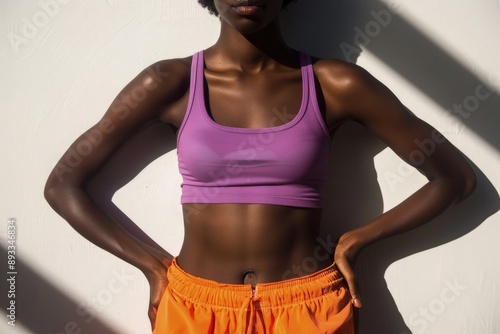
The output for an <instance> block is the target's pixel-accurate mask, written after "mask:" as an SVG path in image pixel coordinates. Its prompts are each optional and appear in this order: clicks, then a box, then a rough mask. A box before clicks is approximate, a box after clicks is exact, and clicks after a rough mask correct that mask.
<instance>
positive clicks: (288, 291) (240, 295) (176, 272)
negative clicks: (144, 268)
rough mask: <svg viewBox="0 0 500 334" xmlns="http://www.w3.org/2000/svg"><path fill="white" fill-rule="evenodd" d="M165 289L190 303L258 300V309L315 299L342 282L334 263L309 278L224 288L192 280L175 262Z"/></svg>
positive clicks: (236, 304)
mask: <svg viewBox="0 0 500 334" xmlns="http://www.w3.org/2000/svg"><path fill="white" fill-rule="evenodd" d="M167 278H168V280H169V283H168V286H169V288H170V289H172V291H173V292H175V293H177V294H178V295H179V296H181V297H182V298H183V299H185V300H187V301H190V302H192V303H195V304H196V303H200V304H204V305H211V306H219V307H228V308H240V307H241V305H242V304H243V303H245V301H248V299H249V298H252V299H258V300H259V302H260V307H261V308H264V307H273V306H279V307H283V306H285V305H287V304H295V303H300V302H304V301H307V300H311V299H314V298H318V297H321V296H323V295H324V294H326V293H329V292H332V291H334V290H337V289H338V288H339V286H340V285H341V283H342V281H343V277H342V275H341V273H340V272H339V271H338V269H337V266H336V265H335V263H332V264H331V265H330V266H328V267H327V268H324V269H322V270H320V271H317V272H314V273H312V274H309V275H306V276H301V277H296V278H291V279H287V280H283V281H279V282H270V283H257V284H256V286H255V289H252V285H251V284H227V283H219V282H216V281H213V280H208V279H205V278H201V277H197V276H193V275H191V274H189V273H187V272H186V271H184V270H183V269H182V268H181V267H180V266H179V264H178V263H177V258H174V259H173V261H172V264H171V265H170V267H169V268H168V272H167Z"/></svg>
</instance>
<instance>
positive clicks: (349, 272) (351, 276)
mask: <svg viewBox="0 0 500 334" xmlns="http://www.w3.org/2000/svg"><path fill="white" fill-rule="evenodd" d="M337 267H338V268H339V270H340V271H341V272H342V275H343V276H344V279H345V281H346V283H347V287H348V289H349V294H350V295H351V302H352V304H353V305H354V306H355V307H357V308H361V307H362V306H363V304H362V303H361V296H360V294H359V289H358V285H357V283H356V274H355V273H354V270H353V269H352V267H351V265H350V263H349V261H347V260H344V259H343V260H339V261H338V262H337Z"/></svg>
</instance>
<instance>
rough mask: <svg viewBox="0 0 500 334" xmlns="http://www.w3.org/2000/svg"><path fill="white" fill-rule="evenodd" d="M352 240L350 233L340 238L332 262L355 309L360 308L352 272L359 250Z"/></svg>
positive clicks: (357, 290) (356, 285) (354, 276)
mask: <svg viewBox="0 0 500 334" xmlns="http://www.w3.org/2000/svg"><path fill="white" fill-rule="evenodd" d="M354 240H355V238H354V237H353V236H352V232H347V233H345V234H344V235H342V236H341V237H340V239H339V242H338V244H337V247H336V248H335V254H334V261H335V264H336V265H337V268H339V270H340V272H341V273H342V275H343V276H344V278H345V280H346V283H347V286H348V289H349V293H350V295H351V302H352V304H353V305H354V306H355V307H357V308H361V306H362V304H361V296H360V294H359V289H358V284H357V283H356V273H355V271H354V263H355V261H356V257H357V255H358V253H359V251H360V248H359V247H356V244H355V242H354Z"/></svg>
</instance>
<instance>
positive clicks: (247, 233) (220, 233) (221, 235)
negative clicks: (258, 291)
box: [177, 204, 332, 285]
mask: <svg viewBox="0 0 500 334" xmlns="http://www.w3.org/2000/svg"><path fill="white" fill-rule="evenodd" d="M183 212H184V225H185V235H184V243H183V245H182V248H181V251H180V253H179V256H178V259H177V261H178V264H179V266H180V267H181V268H182V269H184V270H185V271H186V272H188V273H189V274H191V275H194V276H198V277H202V278H205V279H210V280H214V281H217V282H220V283H231V284H243V283H250V284H252V285H253V284H255V283H265V282H276V281H282V280H284V279H289V278H294V277H300V276H303V275H307V274H310V273H312V272H315V271H318V270H321V269H323V268H325V267H327V266H328V265H330V264H331V263H332V262H331V261H332V260H331V257H330V256H329V257H328V258H325V256H322V257H321V258H318V259H315V258H314V254H315V249H317V247H318V241H317V239H318V237H319V232H320V221H321V210H320V209H308V208H296V207H288V206H279V205H269V204H184V205H183ZM306 259H309V261H305V260H306ZM305 263H307V265H303V264H305Z"/></svg>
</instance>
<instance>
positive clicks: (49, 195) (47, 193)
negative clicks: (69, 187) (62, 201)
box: [43, 178, 61, 208]
mask: <svg viewBox="0 0 500 334" xmlns="http://www.w3.org/2000/svg"><path fill="white" fill-rule="evenodd" d="M43 197H44V198H45V200H46V201H47V203H49V204H50V206H51V207H53V208H54V206H55V205H56V203H57V200H58V199H59V198H60V197H61V191H60V187H59V186H58V185H57V184H56V183H55V182H53V181H52V180H51V178H49V179H48V180H47V182H46V183H45V187H44V189H43Z"/></svg>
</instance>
